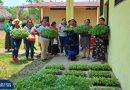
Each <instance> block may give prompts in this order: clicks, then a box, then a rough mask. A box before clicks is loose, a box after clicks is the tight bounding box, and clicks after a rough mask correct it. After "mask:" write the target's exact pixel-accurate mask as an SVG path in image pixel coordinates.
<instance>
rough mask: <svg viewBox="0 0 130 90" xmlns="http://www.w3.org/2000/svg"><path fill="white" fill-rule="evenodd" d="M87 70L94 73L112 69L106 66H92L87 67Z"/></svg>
mask: <svg viewBox="0 0 130 90" xmlns="http://www.w3.org/2000/svg"><path fill="white" fill-rule="evenodd" d="M89 69H91V70H95V71H112V68H111V67H110V66H109V65H108V64H102V65H101V64H93V65H90V66H89Z"/></svg>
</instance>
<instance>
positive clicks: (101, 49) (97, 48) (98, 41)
mask: <svg viewBox="0 0 130 90" xmlns="http://www.w3.org/2000/svg"><path fill="white" fill-rule="evenodd" d="M98 26H100V27H101V26H105V29H100V30H105V33H101V31H100V33H101V34H98V35H95V38H94V47H93V55H92V57H93V61H98V60H101V61H102V62H104V61H105V59H106V58H105V52H106V51H105V50H106V48H107V47H106V45H105V40H106V39H108V35H109V28H108V26H106V25H105V19H104V18H102V17H101V18H99V24H98V25H97V27H98Z"/></svg>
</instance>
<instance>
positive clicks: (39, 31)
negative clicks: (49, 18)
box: [37, 25, 49, 40]
mask: <svg viewBox="0 0 130 90" xmlns="http://www.w3.org/2000/svg"><path fill="white" fill-rule="evenodd" d="M43 28H47V29H49V27H48V26H42V25H41V26H39V27H38V28H37V31H38V33H41V31H42V29H43ZM39 39H41V40H49V39H48V38H44V37H42V36H41V35H40V36H39Z"/></svg>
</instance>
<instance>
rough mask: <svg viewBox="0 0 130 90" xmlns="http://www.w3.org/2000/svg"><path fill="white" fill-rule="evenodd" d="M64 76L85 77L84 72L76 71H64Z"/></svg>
mask: <svg viewBox="0 0 130 90" xmlns="http://www.w3.org/2000/svg"><path fill="white" fill-rule="evenodd" d="M64 75H74V76H81V77H86V73H85V72H84V71H77V70H66V71H64Z"/></svg>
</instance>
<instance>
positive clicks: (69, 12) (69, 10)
mask: <svg viewBox="0 0 130 90" xmlns="http://www.w3.org/2000/svg"><path fill="white" fill-rule="evenodd" d="M66 1H67V2H66V19H67V21H68V20H70V19H73V18H74V5H73V0H66Z"/></svg>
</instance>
